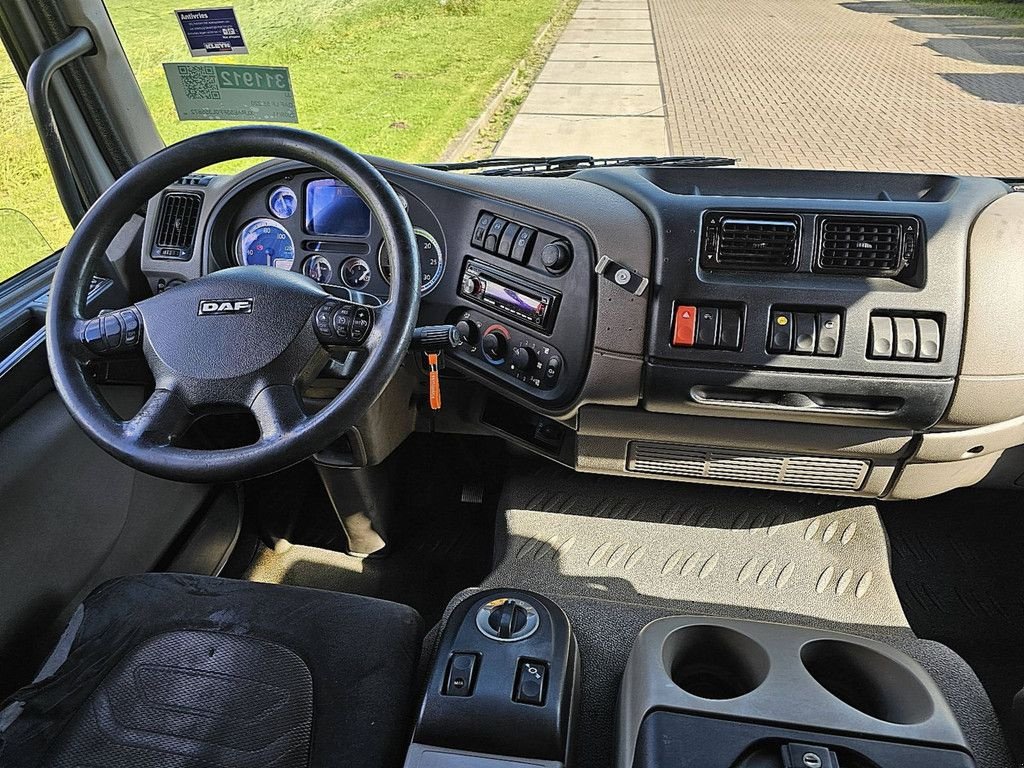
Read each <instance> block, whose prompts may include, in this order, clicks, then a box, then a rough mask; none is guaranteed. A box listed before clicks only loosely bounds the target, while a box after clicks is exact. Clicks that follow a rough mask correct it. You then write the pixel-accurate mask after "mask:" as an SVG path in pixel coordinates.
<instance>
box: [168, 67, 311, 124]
mask: <svg viewBox="0 0 1024 768" xmlns="http://www.w3.org/2000/svg"><path fill="white" fill-rule="evenodd" d="M164 73H165V74H166V75H167V84H168V85H169V86H170V88H171V97H172V98H173V99H174V108H175V109H177V110H178V119H179V120H244V121H258V122H271V123H297V122H299V116H298V113H297V112H296V111H295V94H293V93H292V80H291V78H290V77H289V76H288V67H250V66H243V65H239V64H164Z"/></svg>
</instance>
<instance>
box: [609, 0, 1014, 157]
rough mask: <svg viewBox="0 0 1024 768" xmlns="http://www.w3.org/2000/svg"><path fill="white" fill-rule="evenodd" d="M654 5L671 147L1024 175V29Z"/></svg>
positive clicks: (812, 6) (954, 18)
mask: <svg viewBox="0 0 1024 768" xmlns="http://www.w3.org/2000/svg"><path fill="white" fill-rule="evenodd" d="M649 2H650V8H651V16H652V20H653V30H654V38H655V43H656V46H657V54H658V60H659V68H660V73H661V82H662V88H663V90H664V92H665V96H666V111H667V119H668V133H669V141H670V144H671V150H672V151H673V152H685V153H692V154H712V155H721V154H726V155H731V156H733V157H737V158H739V159H740V160H741V161H742V164H743V165H746V166H765V167H790V168H793V167H818V168H845V169H864V170H908V171H909V170H914V171H946V172H955V173H968V174H986V175H987V174H993V175H1015V176H1024V37H1021V36H1020V35H1024V26H1019V25H1015V24H1012V23H1009V22H1006V21H999V20H995V19H979V18H977V17H971V16H968V15H951V12H950V11H949V7H948V6H946V7H945V8H940V7H931V6H918V5H910V4H907V3H903V2H889V1H888V0H846V1H844V2H839V0H649ZM964 13H966V11H964ZM623 149H624V150H628V148H626V147H624V148H623Z"/></svg>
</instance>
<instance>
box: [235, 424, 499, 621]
mask: <svg viewBox="0 0 1024 768" xmlns="http://www.w3.org/2000/svg"><path fill="white" fill-rule="evenodd" d="M424 455H427V456H430V460H429V461H424V460H423V458H422V457H423V456H424ZM470 465H472V466H476V467H478V468H479V470H480V471H479V475H478V477H479V478H480V481H479V483H478V484H477V485H475V486H468V485H466V484H465V476H464V475H463V474H462V473H457V472H446V471H443V468H444V467H451V466H470ZM385 466H386V468H387V471H388V472H390V473H391V481H392V482H393V486H392V490H393V491H394V497H395V507H396V509H395V514H394V515H393V519H392V520H391V521H390V527H389V534H388V543H389V548H388V554H387V555H386V556H385V557H383V558H381V559H373V558H360V557H352V556H350V555H347V554H345V552H344V550H345V547H346V539H345V536H344V532H343V530H342V528H341V526H340V525H339V523H338V519H337V516H336V514H335V512H334V510H333V509H332V507H331V504H330V502H329V500H328V498H327V495H326V493H325V492H324V489H323V484H322V483H321V481H320V479H319V477H317V475H316V473H315V472H314V471H313V469H312V467H306V472H305V474H303V473H301V472H299V471H294V472H292V473H290V474H288V475H285V476H271V477H269V478H264V479H262V480H260V481H256V482H255V483H252V484H250V486H249V493H248V495H247V499H248V500H249V501H248V509H247V513H248V514H249V515H250V520H251V521H252V527H253V528H255V529H256V532H255V533H253V535H252V537H251V538H252V544H253V549H252V550H251V551H250V552H249V553H247V554H246V555H245V556H244V557H240V558H239V559H238V560H239V562H236V563H233V564H231V567H233V568H234V571H231V572H229V573H227V574H226V575H230V576H237V577H238V578H243V579H248V580H251V581H262V582H271V583H278V584H290V585H294V586H304V587H314V588H317V589H327V590H332V591H335V592H350V593H352V594H357V595H368V596H370V597H379V598H382V599H384V600H392V601H394V602H398V603H404V604H406V605H410V606H412V607H413V608H415V609H416V610H417V611H419V613H420V615H421V616H422V617H423V618H424V620H425V621H426V622H427V626H431V625H432V624H434V623H436V622H437V621H438V620H439V619H440V617H441V614H442V612H443V611H444V607H445V605H446V604H447V603H448V601H449V600H451V598H452V595H454V594H455V593H457V592H458V591H459V590H462V589H465V588H466V587H469V586H475V585H476V584H479V583H480V581H481V580H482V579H483V578H484V577H485V576H486V575H487V573H488V572H489V571H490V569H491V563H492V559H493V544H494V511H495V508H496V506H497V501H498V496H499V493H500V489H501V486H500V480H501V478H502V477H503V476H504V466H505V453H504V447H503V444H501V443H500V441H497V440H494V439H483V438H470V437H466V436H461V435H460V436H439V435H419V434H417V435H412V436H411V437H410V438H409V439H408V440H406V442H405V443H403V445H402V446H401V447H400V448H399V449H398V451H396V452H395V454H393V455H392V456H391V457H390V458H389V459H388V461H387V462H386V463H385Z"/></svg>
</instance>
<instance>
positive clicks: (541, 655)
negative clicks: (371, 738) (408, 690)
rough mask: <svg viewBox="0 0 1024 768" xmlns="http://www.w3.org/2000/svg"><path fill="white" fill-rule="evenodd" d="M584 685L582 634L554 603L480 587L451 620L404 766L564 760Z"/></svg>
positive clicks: (547, 764) (447, 767) (495, 767)
mask: <svg viewBox="0 0 1024 768" xmlns="http://www.w3.org/2000/svg"><path fill="white" fill-rule="evenodd" d="M578 687H579V655H578V652H577V647H576V640H575V638H574V637H573V634H572V630H571V628H570V626H569V621H568V619H567V618H566V617H565V614H564V613H563V612H562V610H561V609H560V608H559V607H558V606H557V605H555V604H554V603H553V602H551V601H550V600H548V599H547V598H545V597H542V596H541V595H538V594H536V593H533V592H525V591H521V590H507V589H502V590H486V591H484V592H480V593H478V594H476V595H474V596H473V597H471V598H468V599H467V600H465V601H463V602H462V603H460V604H459V605H458V606H457V607H456V608H455V610H454V611H453V612H452V614H451V616H450V618H449V619H448V622H447V624H446V625H445V630H444V632H443V633H442V636H441V639H440V642H439V644H438V649H437V654H436V656H435V658H434V666H433V670H432V672H431V675H430V679H429V682H428V683H427V689H426V692H425V693H424V697H423V705H422V707H421V708H420V713H419V717H418V719H417V722H416V729H415V731H414V734H413V743H412V745H411V746H410V748H409V752H408V754H407V757H406V762H405V766H406V768H463V766H466V767H468V766H480V767H481V768H504V767H506V766H519V767H520V768H522V767H523V766H542V767H544V768H558V767H559V766H564V765H566V764H568V762H569V756H570V743H571V742H570V736H571V733H570V731H571V727H572V721H573V713H574V709H575V703H576V698H577V693H578Z"/></svg>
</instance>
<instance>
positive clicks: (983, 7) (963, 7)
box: [914, 0, 1024, 19]
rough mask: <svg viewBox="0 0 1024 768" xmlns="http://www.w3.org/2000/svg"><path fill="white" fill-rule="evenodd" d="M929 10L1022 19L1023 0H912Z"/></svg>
mask: <svg viewBox="0 0 1024 768" xmlns="http://www.w3.org/2000/svg"><path fill="white" fill-rule="evenodd" d="M914 5H917V6H921V7H922V8H923V9H924V10H927V11H928V12H929V13H931V12H952V13H970V14H971V15H974V16H992V17H994V18H997V19H1024V0H1016V1H1014V0H914Z"/></svg>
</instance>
